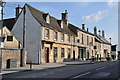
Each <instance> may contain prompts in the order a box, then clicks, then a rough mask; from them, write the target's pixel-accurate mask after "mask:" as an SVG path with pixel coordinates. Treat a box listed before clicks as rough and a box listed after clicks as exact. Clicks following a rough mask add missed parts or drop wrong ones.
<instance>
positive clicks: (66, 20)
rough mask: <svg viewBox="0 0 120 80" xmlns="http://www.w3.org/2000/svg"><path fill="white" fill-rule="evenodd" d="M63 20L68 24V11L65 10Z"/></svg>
mask: <svg viewBox="0 0 120 80" xmlns="http://www.w3.org/2000/svg"><path fill="white" fill-rule="evenodd" d="M62 20H63V21H64V22H65V23H66V24H68V11H67V10H65V13H62Z"/></svg>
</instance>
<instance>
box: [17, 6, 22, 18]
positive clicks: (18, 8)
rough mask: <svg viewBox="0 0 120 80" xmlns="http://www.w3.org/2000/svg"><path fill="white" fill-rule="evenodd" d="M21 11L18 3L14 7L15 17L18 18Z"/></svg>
mask: <svg viewBox="0 0 120 80" xmlns="http://www.w3.org/2000/svg"><path fill="white" fill-rule="evenodd" d="M21 11H22V8H21V7H20V5H18V7H16V18H18V16H19V15H20V13H21Z"/></svg>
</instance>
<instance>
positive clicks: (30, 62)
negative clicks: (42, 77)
mask: <svg viewBox="0 0 120 80" xmlns="http://www.w3.org/2000/svg"><path fill="white" fill-rule="evenodd" d="M30 69H32V61H31V60H30Z"/></svg>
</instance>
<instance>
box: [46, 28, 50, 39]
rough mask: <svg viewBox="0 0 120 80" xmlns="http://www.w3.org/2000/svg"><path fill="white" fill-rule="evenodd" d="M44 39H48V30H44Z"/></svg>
mask: <svg viewBox="0 0 120 80" xmlns="http://www.w3.org/2000/svg"><path fill="white" fill-rule="evenodd" d="M45 38H46V39H49V30H48V29H45Z"/></svg>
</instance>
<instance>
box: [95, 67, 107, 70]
mask: <svg viewBox="0 0 120 80" xmlns="http://www.w3.org/2000/svg"><path fill="white" fill-rule="evenodd" d="M103 68H106V66H104V67H101V68H97V69H96V70H100V69H103Z"/></svg>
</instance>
